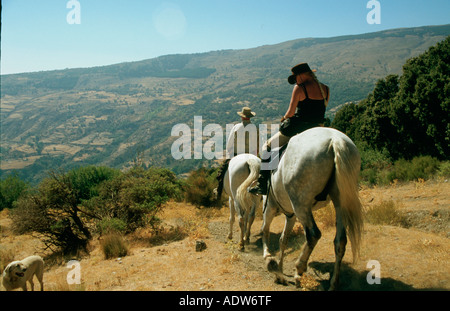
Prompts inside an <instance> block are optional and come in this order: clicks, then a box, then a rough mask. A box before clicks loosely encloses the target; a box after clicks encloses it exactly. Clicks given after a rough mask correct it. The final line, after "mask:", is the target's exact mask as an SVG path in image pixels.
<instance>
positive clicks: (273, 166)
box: [261, 144, 335, 201]
mask: <svg viewBox="0 0 450 311" xmlns="http://www.w3.org/2000/svg"><path fill="white" fill-rule="evenodd" d="M287 146H288V144H285V145H284V146H281V147H278V148H274V149H272V150H271V151H270V158H269V160H268V161H262V162H261V169H262V168H263V167H264V166H263V165H266V167H265V169H268V170H270V175H272V174H273V173H274V172H275V171H276V170H277V169H278V163H280V161H281V159H282V157H283V155H284V153H285V152H286V148H287ZM334 174H335V170H333V173H332V174H331V176H330V179H329V180H328V182H327V184H326V185H325V188H324V189H323V190H322V192H321V193H319V194H318V195H316V196H315V197H314V198H315V200H316V201H326V200H327V196H328V194H329V193H330V190H331V185H332V183H333V180H334ZM269 180H270V178H269ZM269 182H270V181H269Z"/></svg>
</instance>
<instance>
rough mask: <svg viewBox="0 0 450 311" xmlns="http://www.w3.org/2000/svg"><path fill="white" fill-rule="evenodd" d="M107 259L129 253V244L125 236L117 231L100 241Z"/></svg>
mask: <svg viewBox="0 0 450 311" xmlns="http://www.w3.org/2000/svg"><path fill="white" fill-rule="evenodd" d="M100 246H101V248H102V251H103V254H104V255H105V259H111V258H117V257H124V256H126V255H128V245H127V243H126V242H125V240H124V239H123V237H122V236H121V235H119V234H117V233H112V234H109V235H106V236H105V237H103V239H102V240H101V241H100Z"/></svg>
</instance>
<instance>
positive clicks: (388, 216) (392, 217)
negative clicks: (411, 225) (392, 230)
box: [365, 200, 405, 226]
mask: <svg viewBox="0 0 450 311" xmlns="http://www.w3.org/2000/svg"><path fill="white" fill-rule="evenodd" d="M365 218H366V220H367V222H369V223H371V224H375V225H392V226H404V225H405V217H404V215H403V214H402V212H401V211H399V207H398V205H397V204H395V202H394V201H392V200H389V201H382V202H381V203H379V204H377V205H374V206H371V207H369V208H367V210H366V212H365Z"/></svg>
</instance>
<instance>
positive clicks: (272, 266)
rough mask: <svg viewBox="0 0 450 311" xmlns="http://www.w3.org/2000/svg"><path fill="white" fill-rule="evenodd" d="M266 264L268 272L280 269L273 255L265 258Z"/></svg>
mask: <svg viewBox="0 0 450 311" xmlns="http://www.w3.org/2000/svg"><path fill="white" fill-rule="evenodd" d="M266 266H267V270H268V271H269V272H278V271H279V270H280V267H279V266H278V262H277V260H276V259H275V258H273V257H267V258H266Z"/></svg>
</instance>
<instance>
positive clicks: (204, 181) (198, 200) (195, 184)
mask: <svg viewBox="0 0 450 311" xmlns="http://www.w3.org/2000/svg"><path fill="white" fill-rule="evenodd" d="M216 176H217V171H216V169H206V168H204V167H202V168H200V169H198V170H194V171H192V172H191V173H190V174H189V177H188V178H187V180H186V187H185V199H186V201H187V202H189V203H191V204H193V205H195V206H197V207H200V206H204V207H212V206H214V205H215V203H216V202H215V198H214V194H213V190H214V188H216V187H217V180H216Z"/></svg>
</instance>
